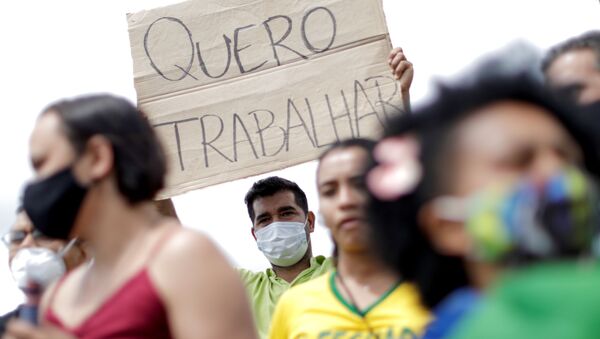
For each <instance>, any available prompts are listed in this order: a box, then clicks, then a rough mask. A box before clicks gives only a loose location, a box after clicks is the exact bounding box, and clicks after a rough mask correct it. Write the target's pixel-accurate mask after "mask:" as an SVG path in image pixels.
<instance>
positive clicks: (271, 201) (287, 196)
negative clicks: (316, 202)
mask: <svg viewBox="0 0 600 339" xmlns="http://www.w3.org/2000/svg"><path fill="white" fill-rule="evenodd" d="M285 206H292V207H295V208H298V209H299V208H300V206H298V204H297V203H296V198H295V196H294V192H292V191H290V190H283V191H279V192H277V193H275V194H273V195H270V196H266V197H258V198H256V200H254V202H253V204H252V207H253V208H254V213H255V214H256V215H259V214H262V213H265V212H268V213H276V212H277V210H278V209H279V208H281V207H285Z"/></svg>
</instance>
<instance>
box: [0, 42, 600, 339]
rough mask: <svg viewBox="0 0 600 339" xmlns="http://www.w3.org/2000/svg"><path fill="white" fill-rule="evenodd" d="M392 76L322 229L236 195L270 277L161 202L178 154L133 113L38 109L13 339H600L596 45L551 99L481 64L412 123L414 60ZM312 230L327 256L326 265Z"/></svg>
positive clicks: (552, 87) (323, 184)
mask: <svg viewBox="0 0 600 339" xmlns="http://www.w3.org/2000/svg"><path fill="white" fill-rule="evenodd" d="M387 62H388V64H389V66H390V70H391V72H392V74H393V76H394V77H395V79H396V80H397V81H398V82H399V88H401V91H400V96H401V100H402V101H403V103H404V104H403V107H404V108H405V109H406V110H407V111H406V112H401V113H402V114H398V115H397V117H395V118H394V119H393V120H392V121H391V122H390V124H389V126H388V128H387V130H386V131H385V135H384V136H383V137H382V138H381V139H380V140H367V139H349V140H344V141H340V142H338V143H336V144H334V145H332V146H330V148H329V149H327V150H326V151H325V152H323V153H322V154H321V156H320V158H319V159H318V167H317V171H316V183H315V185H316V188H317V192H318V202H312V203H318V206H319V209H318V212H317V213H316V214H315V212H313V211H311V210H310V209H309V202H308V200H307V197H306V195H305V193H304V191H303V190H302V189H301V188H300V187H299V186H298V185H297V184H296V183H294V182H293V181H291V180H288V179H284V178H280V177H268V178H265V179H262V180H259V181H257V182H255V183H254V184H253V185H252V187H251V188H250V189H249V191H248V192H247V194H246V196H245V197H244V198H243V200H244V202H245V204H246V207H247V211H248V216H249V218H250V221H251V222H250V225H251V227H250V233H251V235H252V237H253V238H254V239H255V241H256V245H257V247H258V249H259V250H260V251H261V252H262V253H263V254H264V256H265V257H266V258H267V259H268V260H269V262H270V263H271V268H268V269H267V270H265V271H263V272H252V271H249V270H245V269H237V272H236V270H235V269H233V268H232V267H231V266H230V264H229V263H228V262H227V260H226V259H225V258H224V256H223V254H222V253H221V252H220V251H219V250H218V248H217V246H216V245H215V244H214V243H213V242H212V241H211V240H210V239H208V238H207V237H206V236H205V235H203V234H202V233H199V232H196V231H192V230H189V229H186V228H184V227H181V225H180V224H179V221H178V219H177V218H176V214H175V210H174V208H173V206H172V204H170V202H169V201H166V202H165V201H162V202H158V203H157V202H155V201H154V200H153V199H154V198H155V195H156V193H157V192H158V191H159V190H161V189H162V188H163V187H164V185H165V174H166V160H165V154H164V152H163V150H162V148H161V146H160V143H159V141H158V139H157V137H156V135H155V133H154V131H153V129H152V127H151V126H150V125H149V123H148V121H147V120H146V119H145V117H144V116H143V114H142V113H141V112H140V111H139V110H138V109H137V108H136V107H135V106H134V105H132V104H131V103H129V102H128V101H126V100H124V99H122V98H118V97H114V96H111V95H90V96H84V97H79V98H76V99H70V100H63V101H59V102H56V103H53V104H51V105H50V106H48V107H47V108H45V109H44V110H42V113H41V115H40V116H39V118H38V120H37V122H36V124H35V126H34V127H33V130H32V133H31V138H30V159H31V163H32V165H33V168H34V171H35V175H36V179H35V180H34V181H32V182H31V183H29V184H28V185H27V186H26V188H25V190H24V192H23V197H22V207H21V208H19V210H18V211H17V213H16V218H15V223H14V225H13V226H12V228H11V229H10V231H9V232H8V233H6V234H5V235H4V236H3V237H2V240H3V242H4V243H5V245H6V246H7V248H8V250H9V266H10V268H11V271H12V272H13V275H14V277H15V282H16V283H17V284H18V286H19V287H20V288H21V289H22V290H23V291H24V292H25V294H26V296H27V301H26V303H25V304H23V305H21V306H19V308H17V309H16V310H14V311H13V312H10V313H9V314H6V315H4V316H3V317H2V318H1V319H0V334H2V337H3V338H23V339H25V338H30V339H33V338H39V339H42V338H261V339H265V338H273V339H286V338H289V339H291V338H380V339H383V338H457V339H458V338H569V339H578V338H581V339H584V338H597V337H598V336H600V311H599V310H597V309H596V307H598V306H597V305H600V293H598V292H597V291H598V289H597V286H599V285H600V266H599V265H598V262H597V260H598V256H599V255H600V210H599V209H600V203H599V202H600V200H599V197H600V196H599V194H600V191H599V186H598V180H599V179H600V148H599V147H600V143H599V138H600V137H599V133H598V132H599V131H600V125H598V124H597V122H596V119H597V118H596V116H595V114H596V111H597V110H598V109H600V106H599V105H600V32H589V33H585V34H583V35H581V36H578V37H575V38H573V39H570V40H568V41H566V42H563V43H561V44H559V45H557V46H556V47H554V48H553V49H551V50H550V51H549V52H548V53H547V56H546V58H545V60H543V62H542V67H541V70H539V71H541V72H542V73H543V75H544V81H542V82H541V81H539V79H537V78H536V77H533V76H531V74H530V72H527V71H523V72H521V71H515V72H507V73H506V74H502V72H497V71H494V72H488V70H487V69H485V67H483V68H480V69H477V70H475V71H473V72H474V74H471V75H472V77H471V81H469V82H465V83H457V84H456V83H455V84H442V85H440V86H439V88H438V91H437V95H436V96H435V98H434V99H433V100H432V101H431V102H430V103H428V104H426V105H424V106H421V107H419V108H416V109H415V110H414V111H410V96H409V95H408V93H409V88H410V85H411V83H412V80H413V65H412V63H411V62H410V61H408V60H407V58H406V56H405V54H404V52H403V51H402V49H400V48H396V49H393V50H392V51H391V52H390V55H389V58H388V60H387ZM531 67H539V66H537V65H531ZM596 127H598V128H596ZM241 200H242V197H240V202H241ZM157 207H158V208H157ZM317 219H319V220H320V221H321V223H323V224H324V225H325V226H326V227H327V228H328V229H329V231H330V234H331V238H332V240H333V243H334V251H333V253H332V254H331V256H329V257H324V256H313V251H312V247H311V233H312V232H313V230H314V227H315V223H316V221H317ZM41 290H43V295H40V293H41V292H40V291H41ZM597 298H598V299H597Z"/></svg>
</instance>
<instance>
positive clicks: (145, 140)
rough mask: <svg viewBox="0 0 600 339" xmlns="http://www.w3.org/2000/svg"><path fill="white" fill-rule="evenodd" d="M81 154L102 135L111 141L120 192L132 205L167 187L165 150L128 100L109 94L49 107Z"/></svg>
mask: <svg viewBox="0 0 600 339" xmlns="http://www.w3.org/2000/svg"><path fill="white" fill-rule="evenodd" d="M47 113H55V114H57V115H58V116H59V117H60V119H61V122H62V128H63V131H64V133H65V135H66V136H67V138H68V139H69V141H70V143H71V145H72V146H73V148H74V149H75V152H76V153H77V154H82V153H83V152H84V150H85V147H86V144H87V142H88V140H89V139H90V138H91V137H93V136H95V135H100V136H102V137H104V138H106V139H108V141H109V142H110V144H111V146H112V151H113V154H114V173H115V178H116V182H117V187H118V189H119V192H120V193H121V194H122V195H123V196H124V197H125V198H126V199H127V201H128V202H129V203H131V204H135V203H138V202H141V201H145V200H150V199H152V198H154V196H155V195H156V193H157V192H158V191H159V190H160V189H162V188H163V187H164V180H165V174H166V171H167V165H166V160H165V154H164V151H163V149H162V147H161V145H160V142H159V141H158V138H157V136H156V134H155V133H154V130H153V129H152V127H151V126H150V124H149V122H148V120H147V119H146V117H145V116H144V115H143V114H142V113H141V112H140V111H139V110H138V109H137V108H136V107H135V106H134V105H132V104H131V103H130V102H129V101H128V100H126V99H123V98H119V97H116V96H113V95H109V94H97V95H89V96H82V97H78V98H75V99H71V100H62V101H59V102H56V103H54V104H51V105H50V106H48V107H47V108H46V109H45V110H44V111H43V113H42V114H47Z"/></svg>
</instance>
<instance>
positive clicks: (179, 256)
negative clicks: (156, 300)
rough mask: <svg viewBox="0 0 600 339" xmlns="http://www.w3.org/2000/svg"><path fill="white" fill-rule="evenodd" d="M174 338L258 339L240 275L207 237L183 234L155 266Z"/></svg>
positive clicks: (155, 278) (154, 277) (171, 242)
mask: <svg viewBox="0 0 600 339" xmlns="http://www.w3.org/2000/svg"><path fill="white" fill-rule="evenodd" d="M150 275H151V277H152V280H153V282H155V285H156V286H157V289H158V291H159V294H160V295H161V297H162V299H163V302H164V303H165V306H166V308H167V312H168V316H169V323H170V328H171V331H172V334H173V336H174V338H183V339H187V338H190V339H192V338H194V339H205V338H206V339H212V338H241V339H255V338H256V330H255V328H254V324H253V322H252V316H251V313H250V308H249V306H248V298H247V297H246V295H245V291H244V288H243V286H242V284H241V281H240V278H239V275H238V274H237V273H236V272H235V271H234V270H233V269H232V268H231V267H230V266H229V263H228V262H227V260H226V259H225V258H224V256H223V255H222V254H221V253H220V251H219V250H218V249H217V248H216V247H215V245H214V244H213V243H212V241H210V240H209V239H208V238H207V237H206V236H204V235H202V234H200V233H197V232H194V231H191V230H184V229H182V230H181V231H178V232H177V234H175V235H174V236H173V237H172V238H171V239H170V240H169V242H168V243H167V244H165V246H164V248H163V250H162V252H161V253H160V254H159V255H158V257H157V258H156V259H155V262H153V263H152V264H151V267H150Z"/></svg>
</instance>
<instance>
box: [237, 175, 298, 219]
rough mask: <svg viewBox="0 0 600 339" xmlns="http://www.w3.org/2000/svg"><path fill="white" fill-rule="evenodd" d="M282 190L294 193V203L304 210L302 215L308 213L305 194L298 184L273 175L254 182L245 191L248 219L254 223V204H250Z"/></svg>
mask: <svg viewBox="0 0 600 339" xmlns="http://www.w3.org/2000/svg"><path fill="white" fill-rule="evenodd" d="M282 191H290V192H292V193H294V200H295V201H296V204H297V205H298V206H299V207H300V208H301V209H302V211H304V215H308V201H307V199H306V194H305V193H304V191H303V190H302V189H301V188H300V187H299V186H298V184H296V183H295V182H293V181H290V180H287V179H284V178H280V177H276V176H273V177H268V178H265V179H261V180H259V181H257V182H255V183H254V184H253V185H252V187H251V188H250V190H248V193H246V197H245V198H244V202H245V203H246V208H248V215H249V216H250V220H252V222H253V223H254V217H255V214H254V206H252V205H253V204H254V201H255V200H256V199H258V198H264V197H270V196H272V195H275V194H277V193H279V192H282Z"/></svg>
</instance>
